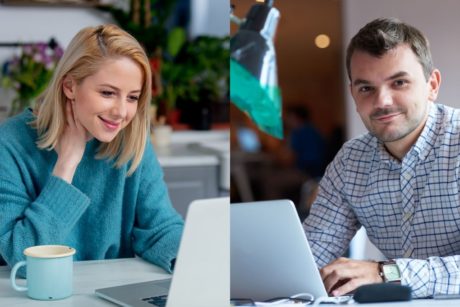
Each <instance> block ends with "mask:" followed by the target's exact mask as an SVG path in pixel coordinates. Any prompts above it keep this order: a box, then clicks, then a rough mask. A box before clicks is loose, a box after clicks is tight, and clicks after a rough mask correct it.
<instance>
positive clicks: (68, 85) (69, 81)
mask: <svg viewBox="0 0 460 307" xmlns="http://www.w3.org/2000/svg"><path fill="white" fill-rule="evenodd" d="M75 87H76V82H75V80H74V79H73V78H72V77H70V76H65V77H64V80H63V81H62V90H63V91H64V94H65V95H66V97H67V98H68V99H70V100H73V99H75Z"/></svg>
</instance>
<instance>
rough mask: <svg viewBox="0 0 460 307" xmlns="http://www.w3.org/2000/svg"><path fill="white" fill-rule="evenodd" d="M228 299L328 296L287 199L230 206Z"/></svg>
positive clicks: (255, 299) (295, 214)
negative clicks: (229, 278)
mask: <svg viewBox="0 0 460 307" xmlns="http://www.w3.org/2000/svg"><path fill="white" fill-rule="evenodd" d="M230 248H231V256H230V259H231V260H230V261H231V263H230V276H231V286H230V287H231V294H230V296H231V298H232V299H252V300H254V301H265V300H269V299H272V298H276V297H290V296H293V295H296V294H299V293H310V294H312V295H313V296H314V297H315V298H317V297H324V296H328V294H327V292H326V289H325V287H324V284H323V281H322V279H321V276H320V274H319V270H318V267H317V266H316V263H315V260H314V258H313V255H312V253H311V250H310V247H309V244H308V242H307V238H306V236H305V232H304V230H303V228H302V225H301V223H300V220H299V217H298V214H297V211H296V209H295V207H294V204H293V203H292V202H291V201H290V200H275V201H260V202H249V203H238V204H231V205H230Z"/></svg>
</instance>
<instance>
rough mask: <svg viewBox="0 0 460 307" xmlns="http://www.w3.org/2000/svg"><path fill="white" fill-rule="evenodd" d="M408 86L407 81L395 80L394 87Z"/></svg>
mask: <svg viewBox="0 0 460 307" xmlns="http://www.w3.org/2000/svg"><path fill="white" fill-rule="evenodd" d="M406 84H407V81H406V80H395V82H394V85H396V86H398V87H401V86H404V85H406Z"/></svg>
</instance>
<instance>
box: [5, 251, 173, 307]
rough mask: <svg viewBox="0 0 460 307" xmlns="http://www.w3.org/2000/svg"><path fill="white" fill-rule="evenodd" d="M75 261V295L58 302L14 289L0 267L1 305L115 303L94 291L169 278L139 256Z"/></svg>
mask: <svg viewBox="0 0 460 307" xmlns="http://www.w3.org/2000/svg"><path fill="white" fill-rule="evenodd" d="M74 264H75V265H74V289H73V290H74V291H73V293H74V294H73V295H72V296H71V297H69V298H66V299H63V300H58V301H38V300H32V299H30V298H28V297H27V295H26V292H16V291H15V290H13V288H11V286H10V280H9V276H10V271H11V270H10V268H8V267H0V306H2V307H4V306H49V307H53V306H75V307H77V306H79V307H90V306H114V305H113V304H111V303H109V302H107V301H105V300H103V299H101V298H99V297H97V296H96V295H95V294H94V290H95V289H98V288H105V287H111V286H119V285H123V284H129V283H136V282H143V281H149V280H155V279H164V278H169V277H171V275H170V274H168V273H166V272H165V271H164V270H163V269H161V268H159V267H157V266H154V265H152V264H150V263H148V262H146V261H144V260H142V259H140V258H129V259H115V260H100V261H81V262H75V263H74ZM17 283H18V284H20V285H21V284H25V281H24V280H20V279H19V280H17Z"/></svg>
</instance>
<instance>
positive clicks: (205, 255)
mask: <svg viewBox="0 0 460 307" xmlns="http://www.w3.org/2000/svg"><path fill="white" fill-rule="evenodd" d="M229 205H230V199H229V198H213V199H204V200H196V201H194V202H192V203H191V204H190V206H189V209H188V212H187V216H186V221H185V227H184V232H183V234H182V239H181V242H180V247H179V252H178V255H177V260H176V265H175V269H174V274H173V277H172V281H171V279H167V280H157V281H151V282H143V283H137V284H129V285H124V286H118V287H110V288H104V289H97V290H96V291H95V292H96V295H98V296H100V297H102V298H104V299H107V300H109V301H111V302H113V303H115V304H117V305H120V306H150V307H153V306H159V307H161V306H167V307H181V306H190V307H208V306H209V307H216V306H228V304H229V301H230V293H229V289H230V268H229V263H230V246H229V245H230V244H229V243H230V242H229V236H230V225H229V224H230V218H229V211H230V210H229ZM166 296H167V297H166ZM165 300H166V302H165ZM165 304H166V305H165Z"/></svg>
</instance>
